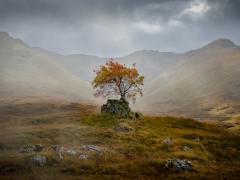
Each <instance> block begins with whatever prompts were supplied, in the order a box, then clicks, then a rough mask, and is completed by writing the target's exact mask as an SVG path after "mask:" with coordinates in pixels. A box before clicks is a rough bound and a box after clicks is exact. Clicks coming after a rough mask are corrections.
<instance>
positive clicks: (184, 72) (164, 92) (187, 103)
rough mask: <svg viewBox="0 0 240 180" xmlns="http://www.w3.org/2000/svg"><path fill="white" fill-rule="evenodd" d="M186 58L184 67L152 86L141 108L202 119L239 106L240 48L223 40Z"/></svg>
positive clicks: (195, 51) (176, 67)
mask: <svg viewBox="0 0 240 180" xmlns="http://www.w3.org/2000/svg"><path fill="white" fill-rule="evenodd" d="M183 56H184V57H183V61H182V62H181V63H180V64H178V65H176V66H175V67H173V68H171V69H170V70H168V72H166V73H165V75H164V76H163V75H160V76H159V77H157V78H156V79H155V80H153V81H152V83H151V84H149V86H148V88H147V90H146V91H145V97H144V98H143V99H142V100H140V102H139V103H138V104H137V105H136V107H137V108H139V109H143V110H145V111H148V112H155V113H176V114H184V115H196V116H197V117H199V116H210V115H214V114H211V113H212V112H210V111H211V110H213V108H216V107H219V106H225V105H226V104H227V105H228V106H233V105H235V104H236V103H237V104H239V101H240V91H239V89H240V81H239V79H240V71H239V69H240V48H239V47H238V46H236V45H234V43H232V42H231V41H229V40H225V39H220V40H216V41H214V42H212V43H210V44H208V45H207V46H204V47H202V48H200V49H197V50H194V51H190V52H188V53H185V54H184V55H183ZM228 108H229V107H228ZM204 111H207V112H204ZM204 113H206V114H204ZM219 115H221V113H220V114H219Z"/></svg>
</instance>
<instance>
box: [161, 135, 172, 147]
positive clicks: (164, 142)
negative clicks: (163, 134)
mask: <svg viewBox="0 0 240 180" xmlns="http://www.w3.org/2000/svg"><path fill="white" fill-rule="evenodd" d="M173 143H174V142H173V140H172V138H169V137H168V138H165V139H164V140H162V144H165V145H169V146H171V145H173Z"/></svg>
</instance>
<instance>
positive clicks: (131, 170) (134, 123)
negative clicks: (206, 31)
mask: <svg viewBox="0 0 240 180" xmlns="http://www.w3.org/2000/svg"><path fill="white" fill-rule="evenodd" d="M34 107H36V106H34ZM38 107H39V106H38ZM24 108H26V106H24V107H22V111H20V112H19V107H18V108H16V109H15V108H14V107H11V108H9V109H10V112H9V111H8V112H7V113H2V114H1V117H0V118H1V119H0V179H44V180H45V179H97V178H98V179H239V169H240V156H239V154H240V137H239V135H237V134H232V133H231V132H229V131H226V130H225V129H223V128H221V127H218V126H217V125H215V124H208V123H202V122H199V121H195V120H192V119H189V118H181V117H179V118H178V117H150V116H148V117H145V118H144V119H143V120H137V119H135V120H134V119H132V120H129V119H115V118H114V117H107V116H103V117H102V116H99V115H90V116H89V114H92V113H93V112H95V111H97V108H95V107H93V106H87V105H79V104H71V105H49V104H48V105H46V106H45V105H44V104H42V105H41V108H42V111H41V113H37V112H36V111H35V110H34V112H33V113H31V106H27V108H28V109H27V111H25V110H24ZM20 109H21V108H20ZM33 109H35V108H33ZM24 112H25V113H24ZM115 125H123V126H128V127H131V128H132V129H133V131H130V132H116V131H114V130H113V126H115ZM166 137H171V138H172V139H173V140H174V144H173V145H172V146H166V145H163V144H162V143H161V141H162V140H163V139H164V138H166ZM196 137H198V138H199V139H200V141H197V140H196ZM39 143H40V144H43V145H44V146H45V147H47V148H45V149H44V151H43V152H41V154H42V155H45V156H47V157H48V163H47V165H46V166H45V167H34V166H31V165H29V164H28V163H27V160H28V159H29V157H30V156H32V154H31V153H30V154H27V153H18V152H17V149H18V148H19V147H20V146H22V145H26V144H39ZM54 144H59V145H61V146H65V147H73V148H75V149H79V150H81V146H82V145H86V144H94V145H98V146H100V147H101V148H102V149H104V152H103V153H102V154H100V155H98V154H96V153H92V154H91V155H92V158H90V159H87V160H81V159H78V158H76V157H73V156H64V159H63V160H60V159H59V156H58V155H57V154H56V153H55V152H54V151H52V150H51V148H50V146H51V145H54ZM182 145H187V146H189V147H190V148H191V149H190V150H189V151H187V152H184V151H182V150H181V147H182ZM81 151H82V150H81ZM169 158H185V159H188V160H191V161H192V163H193V165H194V169H195V170H196V171H197V172H180V173H178V172H174V171H172V170H169V169H167V168H166V167H165V165H164V164H165V161H166V160H167V159H169Z"/></svg>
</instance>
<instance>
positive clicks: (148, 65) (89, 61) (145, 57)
mask: <svg viewBox="0 0 240 180" xmlns="http://www.w3.org/2000/svg"><path fill="white" fill-rule="evenodd" d="M52 55H54V54H52ZM54 56H56V54H55V55H54ZM54 59H55V60H57V61H58V62H60V63H61V64H62V65H63V66H64V67H65V68H66V69H67V70H68V71H70V72H72V73H73V74H75V75H77V76H79V77H81V78H83V79H84V80H86V81H89V82H91V81H92V80H93V78H94V75H95V74H94V72H93V70H95V69H97V68H99V66H100V65H103V64H105V62H106V60H108V59H109V57H97V56H90V55H84V54H74V55H67V56H58V57H57V58H54ZM113 59H114V60H116V61H118V62H120V63H122V64H126V65H128V66H131V65H132V64H134V63H136V66H137V68H138V69H139V72H140V73H141V74H144V76H145V77H146V79H147V81H149V80H152V79H153V78H154V77H156V76H158V75H160V74H161V73H163V72H165V71H166V70H167V69H168V68H171V67H172V66H174V65H175V64H177V63H180V61H181V60H182V55H181V54H176V53H171V52H158V51H152V50H141V51H136V52H134V53H131V54H129V55H126V56H123V57H113Z"/></svg>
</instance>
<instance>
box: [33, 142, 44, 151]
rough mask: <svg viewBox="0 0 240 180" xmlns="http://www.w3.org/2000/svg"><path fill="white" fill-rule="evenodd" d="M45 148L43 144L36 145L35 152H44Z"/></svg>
mask: <svg viewBox="0 0 240 180" xmlns="http://www.w3.org/2000/svg"><path fill="white" fill-rule="evenodd" d="M43 148H44V146H43V145H42V144H35V145H34V151H35V152H41V151H42V150H43Z"/></svg>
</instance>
